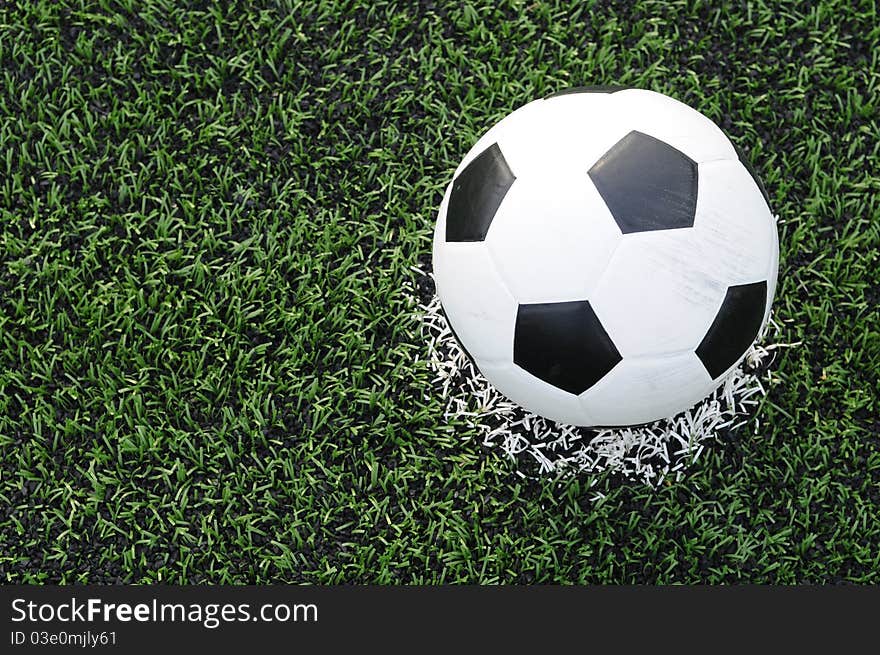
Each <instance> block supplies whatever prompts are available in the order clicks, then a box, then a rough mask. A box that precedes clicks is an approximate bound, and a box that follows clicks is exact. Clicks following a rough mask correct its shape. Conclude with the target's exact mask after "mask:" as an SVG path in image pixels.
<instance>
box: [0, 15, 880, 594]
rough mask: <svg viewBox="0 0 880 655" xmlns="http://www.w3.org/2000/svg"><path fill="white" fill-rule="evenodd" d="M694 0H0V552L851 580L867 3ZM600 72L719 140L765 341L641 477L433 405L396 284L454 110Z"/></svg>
mask: <svg viewBox="0 0 880 655" xmlns="http://www.w3.org/2000/svg"><path fill="white" fill-rule="evenodd" d="M426 4H429V3H426ZM711 4H714V3H682V2H676V3H660V2H648V1H641V2H635V3H615V5H616V6H607V5H606V3H589V4H585V5H578V6H577V8H576V9H575V8H572V7H566V6H545V5H542V4H540V5H539V4H538V3H534V4H533V3H505V2H501V3H498V2H480V3H478V4H470V3H459V2H446V1H445V0H443V1H438V2H437V3H435V6H434V7H433V8H428V7H417V6H416V5H414V4H411V3H390V2H387V1H385V0H379V1H378V2H375V3H373V2H370V3H366V2H365V3H363V4H362V5H357V4H341V3H334V2H330V1H328V0H319V1H316V2H296V3H293V2H240V3H235V2H230V3H216V4H215V3H212V2H203V3H193V5H194V6H193V7H192V8H190V9H187V10H183V9H181V8H180V5H181V3H179V2H175V1H172V0H164V1H163V0H153V1H150V2H134V1H133V0H122V1H120V2H110V1H108V0H105V1H102V2H95V3H82V4H80V3H76V2H71V1H69V0H62V1H61V2H54V1H52V2H50V1H48V0H39V1H24V0H22V1H20V2H18V3H13V4H12V5H11V6H10V5H4V6H3V7H2V8H0V63H2V66H0V457H2V467H0V580H2V581H4V582H19V583H21V582H24V583H33V582H65V583H73V582H112V581H128V582H154V581H163V582H181V583H183V582H198V581H211V582H241V583H243V582H252V583H253V582H269V581H276V582H281V581H307V582H313V583H338V582H377V583H389V582H463V581H467V582H513V581H517V582H537V581H540V582H549V581H557V582H631V581H648V582H655V581H657V582H694V581H705V582H720V581H727V582H734V581H741V582H746V581H748V582H769V581H773V582H783V583H792V582H803V581H814V582H836V581H849V582H873V583H878V582H880V435H878V433H880V419H878V413H880V412H878V398H880V384H878V370H880V319H878V312H877V304H878V301H880V293H878V286H880V258H878V250H880V227H878V226H880V202H878V197H880V179H878V159H880V152H878V151H880V146H878V134H880V129H878V128H880V125H878V115H880V108H878V98H880V74H878V71H880V51H878V49H877V48H876V47H874V46H873V45H872V44H876V43H877V42H880V28H878V25H880V17H878V14H877V9H876V5H875V3H874V2H843V1H842V0H839V1H837V0H824V1H821V2H817V3H800V2H791V3H770V4H768V5H765V4H763V3H757V4H751V5H749V6H748V7H744V6H743V7H740V8H730V9H724V10H721V9H716V8H713V7H711V6H710V5H711ZM196 5H198V6H196ZM601 83H619V84H626V85H633V86H639V87H644V88H651V89H654V90H657V91H662V92H664V93H667V94H670V95H672V96H673V97H676V98H679V99H681V100H683V101H684V102H687V103H688V104H690V105H692V106H694V107H696V108H698V109H699V110H701V111H702V112H704V113H705V114H707V115H708V116H709V117H711V118H712V119H713V120H715V121H716V122H718V123H719V124H720V125H721V126H722V127H723V129H725V130H726V131H727V132H728V134H730V135H731V137H732V138H733V140H734V141H736V142H737V144H738V145H740V146H741V147H743V148H744V149H745V150H746V151H748V152H749V153H750V158H751V159H752V160H753V162H754V163H755V164H756V167H757V168H758V170H759V171H760V172H761V174H762V176H763V178H764V180H765V182H766V185H767V187H768V189H769V191H770V194H771V198H772V201H773V208H774V210H775V211H776V212H778V213H779V215H780V217H781V220H782V222H781V228H780V232H781V233H780V237H781V248H782V261H781V271H780V285H779V290H778V300H777V302H776V316H777V318H778V320H780V321H781V322H782V325H783V331H782V334H781V335H780V337H779V339H780V340H782V341H789V342H793V341H802V342H803V345H802V346H801V347H798V348H793V349H785V350H782V351H780V353H779V357H778V359H777V361H776V363H775V364H774V379H775V383H774V385H773V386H772V388H771V391H770V393H769V396H768V397H767V399H766V400H765V401H764V403H763V405H762V407H761V409H760V412H759V414H758V416H757V422H753V423H752V424H751V425H750V427H749V429H748V430H742V431H740V432H739V433H737V434H736V435H733V436H732V437H730V438H728V439H727V440H725V441H724V442H723V443H718V444H714V445H713V446H712V447H711V448H709V449H708V452H707V454H706V455H705V456H704V457H703V458H701V459H700V460H699V461H698V462H697V464H696V465H695V467H694V468H693V469H692V470H691V472H690V473H689V475H688V476H687V477H686V478H685V479H684V480H682V481H681V482H675V483H668V484H666V485H664V486H663V487H662V488H661V489H658V490H651V489H648V488H645V487H639V486H625V485H620V484H619V483H618V482H617V481H616V480H615V479H614V478H613V477H605V478H602V479H600V480H599V481H598V482H597V486H596V487H594V488H593V490H588V489H587V487H588V484H589V481H588V480H585V479H581V480H570V481H565V482H558V481H553V480H546V481H541V482H536V481H524V480H522V479H520V478H519V477H518V476H517V475H516V474H515V472H514V471H513V470H512V468H511V466H510V465H509V463H508V462H506V461H505V460H504V459H503V458H501V457H500V456H499V455H498V454H497V453H495V452H489V451H486V450H484V449H482V448H481V446H480V445H479V443H478V441H476V440H468V439H467V438H466V437H467V436H468V434H467V432H466V430H465V429H464V428H463V427H462V426H457V425H447V424H445V423H444V421H443V418H442V414H441V408H442V401H441V399H440V398H439V397H438V396H437V394H436V393H435V392H434V391H433V389H432V387H431V383H430V379H431V374H430V371H429V370H428V368H427V366H426V365H425V363H424V362H423V357H424V351H425V345H424V343H422V342H421V341H420V330H419V324H418V319H417V316H416V314H415V308H414V305H413V303H412V300H411V298H412V297H413V292H412V291H410V290H409V289H410V288H411V287H412V286H413V285H414V284H415V283H416V282H417V277H418V276H417V274H416V273H415V272H414V271H413V270H412V268H413V267H415V266H422V267H425V266H426V265H427V262H428V257H429V255H430V234H431V229H432V223H433V219H434V214H435V211H436V208H437V206H438V205H439V201H440V196H441V190H442V189H443V188H444V186H445V184H446V183H447V182H448V180H449V178H450V176H451V173H452V171H453V170H454V168H455V166H456V164H457V163H458V161H459V160H460V158H461V157H462V156H463V155H464V153H465V152H466V151H467V149H468V148H469V147H470V145H471V144H472V143H473V142H474V141H475V139H476V138H477V136H478V135H479V134H480V133H481V132H482V131H483V130H484V129H486V127H487V126H488V125H490V124H491V123H492V122H494V121H495V120H497V119H499V118H500V117H502V116H503V115H505V114H506V113H507V112H509V111H510V110H512V109H514V108H516V107H517V106H520V105H522V104H524V103H525V102H527V101H529V100H531V99H533V98H535V97H540V96H542V95H545V94H547V93H550V92H552V91H555V90H557V89H560V88H563V87H566V86H571V85H582V84H601ZM753 432H754V433H755V434H753ZM594 490H601V491H602V492H603V493H604V494H606V497H605V499H604V500H601V501H597V502H591V501H590V500H589V499H590V497H591V495H592V493H593V491H594Z"/></svg>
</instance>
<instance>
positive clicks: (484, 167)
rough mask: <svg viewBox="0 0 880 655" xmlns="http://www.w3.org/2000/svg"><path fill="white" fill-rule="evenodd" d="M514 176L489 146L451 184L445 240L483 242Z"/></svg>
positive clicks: (495, 147) (495, 150)
mask: <svg viewBox="0 0 880 655" xmlns="http://www.w3.org/2000/svg"><path fill="white" fill-rule="evenodd" d="M515 179H516V176H515V175H514V174H513V172H512V171H511V170H510V167H509V166H508V165H507V162H506V161H505V160H504V155H502V154H501V148H499V147H498V144H497V143H493V144H492V145H491V146H489V147H488V148H486V149H485V150H484V151H483V152H481V153H480V154H479V155H477V156H476V157H475V158H474V159H473V160H472V161H471V163H470V164H468V165H467V166H465V169H464V170H463V171H462V172H461V173H460V174H459V176H458V177H457V178H455V181H454V182H453V183H452V194H451V195H450V196H449V208H448V209H447V211H446V240H447V241H483V240H484V239H485V238H486V233H487V232H488V231H489V226H490V225H491V224H492V219H493V218H495V212H497V211H498V207H499V206H500V205H501V201H502V200H504V196H505V195H507V192H508V190H509V189H510V185H511V184H513V181H514V180H515Z"/></svg>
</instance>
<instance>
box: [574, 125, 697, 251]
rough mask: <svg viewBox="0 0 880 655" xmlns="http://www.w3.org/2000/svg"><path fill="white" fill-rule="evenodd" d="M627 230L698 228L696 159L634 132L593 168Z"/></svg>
mask: <svg viewBox="0 0 880 655" xmlns="http://www.w3.org/2000/svg"><path fill="white" fill-rule="evenodd" d="M590 178H591V179H592V180H593V184H595V185H596V189H597V190H598V191H599V193H600V194H601V196H602V199H603V200H605V204H606V205H607V206H608V209H609V210H610V211H611V215H612V216H614V220H615V221H617V225H618V227H620V231H621V232H623V233H624V234H630V233H632V232H647V231H651V230H673V229H677V228H683V227H693V225H694V215H695V214H696V211H697V164H696V162H694V161H693V160H692V159H691V158H690V157H688V156H687V155H685V154H684V153H682V152H680V151H678V150H676V149H675V148H673V147H672V146H671V145H669V144H668V143H664V142H663V141H660V140H659V139H655V138H654V137H652V136H649V135H647V134H642V133H641V132H636V131H632V132H630V133H629V134H627V135H626V136H625V137H623V138H622V139H621V140H620V141H618V142H617V143H616V144H615V145H614V146H613V147H612V148H611V150H609V151H608V152H606V153H605V154H604V155H603V156H602V158H601V159H600V160H599V161H597V162H596V163H595V164H594V165H593V167H592V168H591V169H590Z"/></svg>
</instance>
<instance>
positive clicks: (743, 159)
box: [733, 143, 770, 207]
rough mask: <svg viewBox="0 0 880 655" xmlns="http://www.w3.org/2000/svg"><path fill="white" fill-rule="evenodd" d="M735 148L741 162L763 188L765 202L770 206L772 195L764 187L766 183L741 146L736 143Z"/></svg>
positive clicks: (759, 186)
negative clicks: (762, 180)
mask: <svg viewBox="0 0 880 655" xmlns="http://www.w3.org/2000/svg"><path fill="white" fill-rule="evenodd" d="M733 149H734V150H736V156H737V157H738V158H739V161H740V163H741V164H742V165H743V166H745V167H746V170H747V171H748V172H749V175H751V176H752V179H753V180H754V181H755V184H757V185H758V188H759V189H760V190H761V195H762V196H764V202H766V203H767V206H768V207H769V206H770V196H769V195H768V194H767V189H766V188H765V187H764V183H763V182H761V178H760V177H758V173H757V171H755V168H754V167H753V166H752V164H751V162H750V161H749V160H748V158H747V157H746V155H745V153H744V152H743V151H742V150H740V148H739V146H737V145H736V144H735V143H734V144H733Z"/></svg>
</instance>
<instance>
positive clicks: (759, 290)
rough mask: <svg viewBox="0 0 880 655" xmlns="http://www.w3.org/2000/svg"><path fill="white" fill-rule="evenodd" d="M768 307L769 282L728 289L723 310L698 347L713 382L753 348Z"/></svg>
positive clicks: (719, 312)
mask: <svg viewBox="0 0 880 655" xmlns="http://www.w3.org/2000/svg"><path fill="white" fill-rule="evenodd" d="M766 307H767V283H766V282H754V283H752V284H740V285H737V286H732V287H730V288H728V289H727V294H726V295H725V296H724V302H722V303H721V309H719V310H718V314H717V315H716V316H715V320H714V321H712V325H710V326H709V331H708V332H706V336H705V337H703V340H702V341H701V342H700V345H699V346H697V357H699V358H700V361H701V362H703V366H705V367H706V370H707V371H708V372H709V375H710V376H712V379H713V380H714V379H716V378H717V377H718V376H719V375H721V374H722V373H724V371H726V370H727V369H729V368H730V367H731V366H733V365H734V364H735V363H736V361H737V360H738V359H739V358H740V357H742V355H743V354H745V352H746V350H748V349H749V346H751V345H752V343H753V342H754V340H755V338H756V337H757V336H758V330H760V329H761V321H763V320H764V310H765V309H766Z"/></svg>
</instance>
